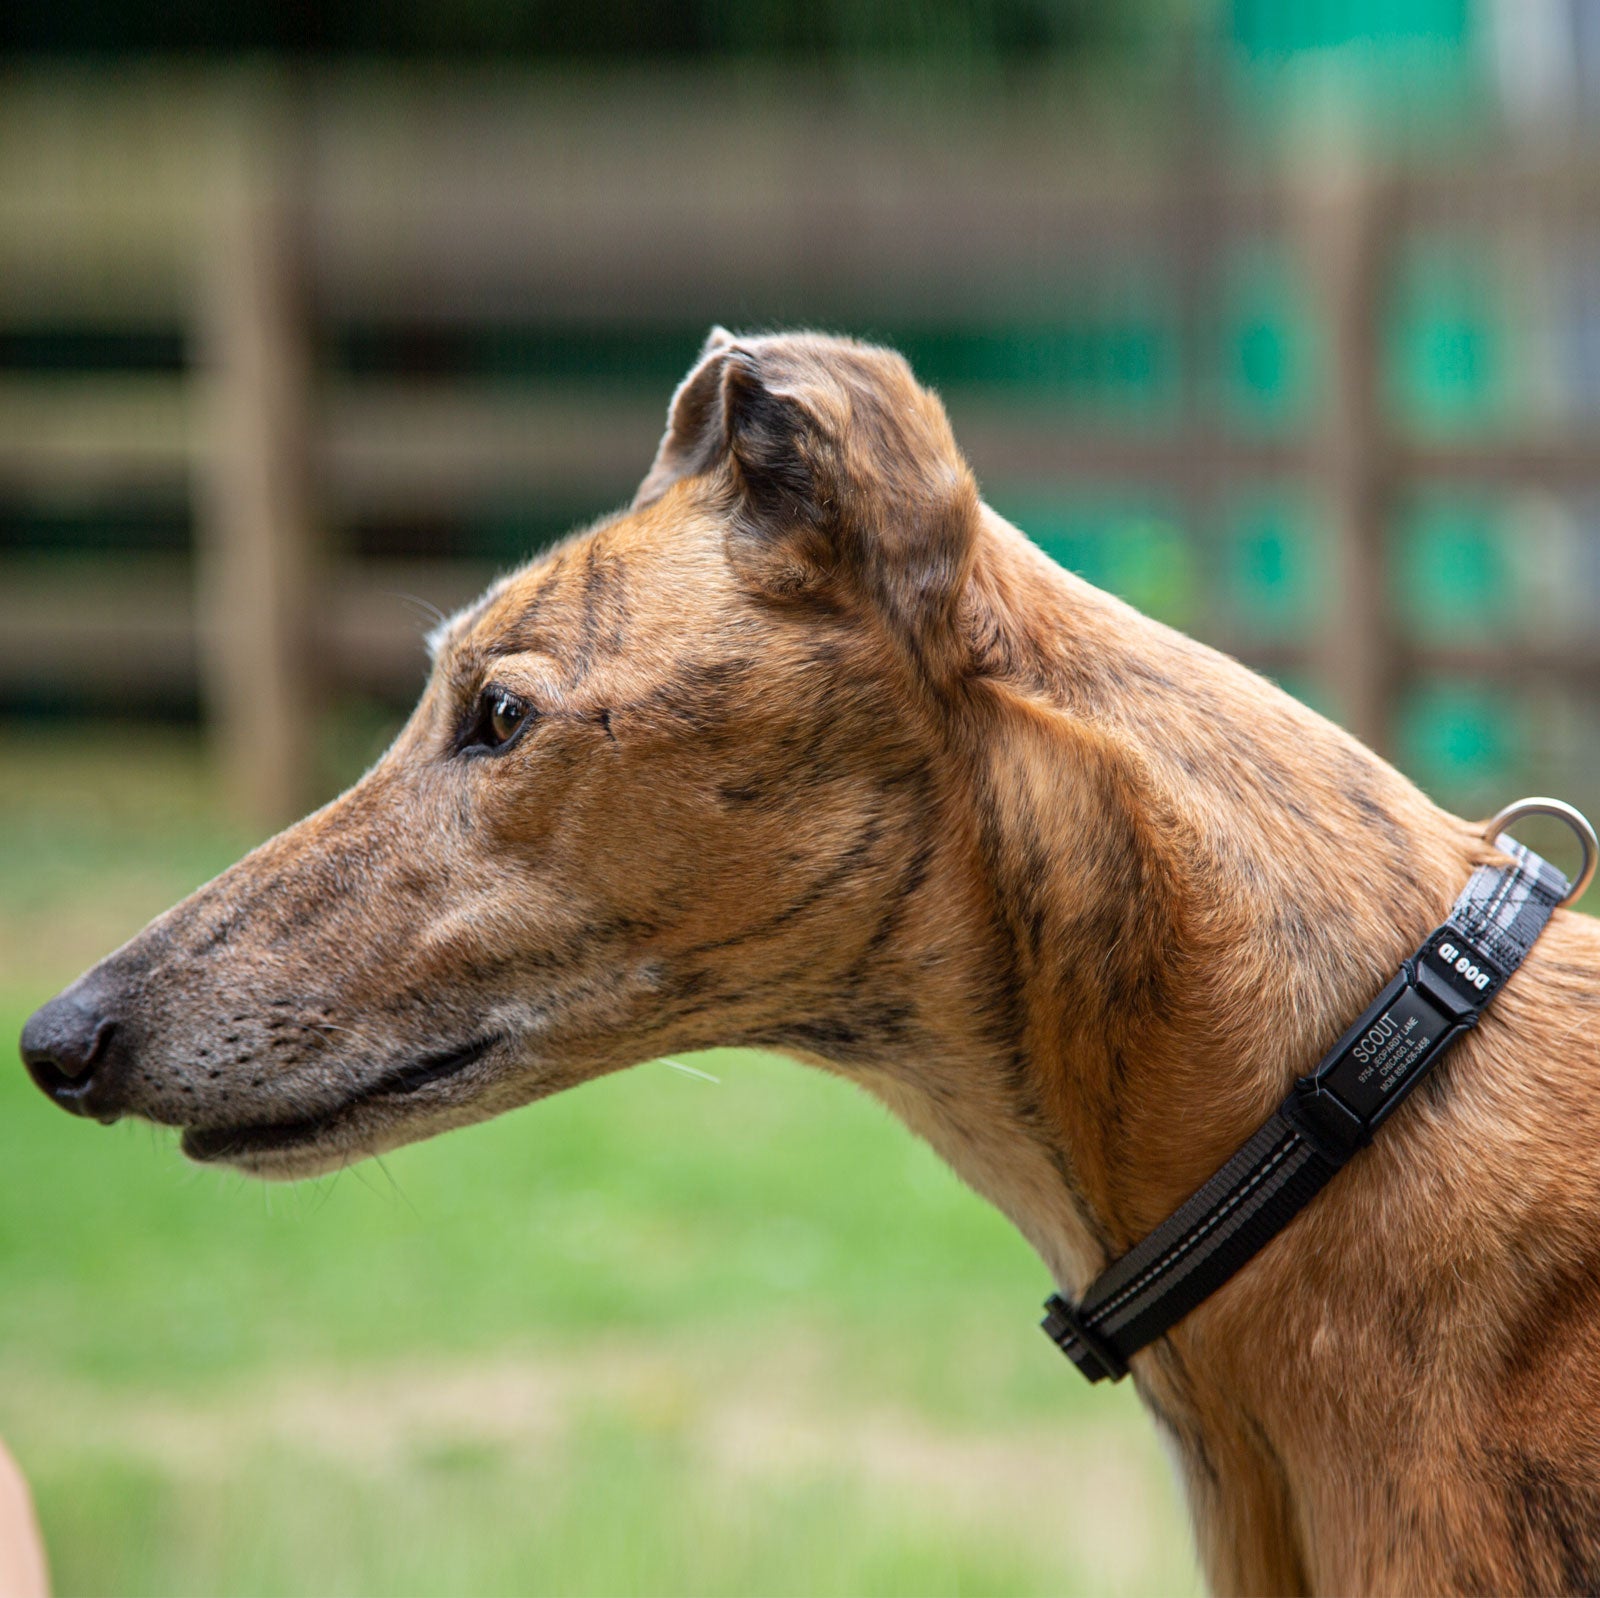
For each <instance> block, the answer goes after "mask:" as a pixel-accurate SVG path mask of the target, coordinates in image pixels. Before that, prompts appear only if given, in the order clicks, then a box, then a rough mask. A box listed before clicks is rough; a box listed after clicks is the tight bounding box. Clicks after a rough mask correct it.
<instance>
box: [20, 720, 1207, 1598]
mask: <svg viewBox="0 0 1600 1598" xmlns="http://www.w3.org/2000/svg"><path fill="white" fill-rule="evenodd" d="M246 842H248V840H246V839H242V838H241V837H239V836H238V835H236V834H235V833H233V832H232V831H231V830H230V829H229V828H227V827H225V826H222V825H220V824H218V823H217V822H216V821H215V820H214V819H213V818H212V808H211V803H210V796H209V788H208V786H207V783H206V781H205V776H204V771H203V767H202V766H201V764H200V762H199V760H198V758H197V755H196V754H195V752H194V751H193V750H192V749H191V748H190V747H188V746H187V744H186V743H185V742H184V741H183V740H181V739H178V738H173V739H169V740H166V741H165V742H164V743H161V744H152V743H150V742H149V741H144V742H140V743H137V744H134V743H119V742H118V741H116V740H115V739H112V740H110V741H109V742H103V743H100V744H99V745H98V746H97V747H96V748H95V749H93V750H85V749H84V748H82V747H78V746H64V745H62V744H59V743H49V742H42V741H40V740H37V739H32V740H26V741H23V740H19V739H18V738H16V737H11V738H7V739H0V952H3V953H4V954H5V956H6V964H5V974H4V976H3V977H0V1028H4V1029H6V1030H7V1031H8V1032H9V1033H10V1035H12V1036H15V1033H16V1031H17V1030H18V1028H20V1026H21V1023H22V1020H23V1018H24V1016H25V1014H26V1012H27V1010H28V1009H29V1008H31V1006H32V1005H33V1004H35V1003H37V1002H38V1001H39V1000H40V999H42V998H44V997H46V996H48V993H49V992H50V991H52V990H53V989H54V988H55V987H56V986H58V985H60V983H62V982H64V981H65V980H67V979H69V978H70V977H71V976H72V975H73V974H74V973H75V972H76V970H77V969H78V968H79V967H80V966H81V965H82V964H84V963H86V962H87V961H88V960H90V959H92V958H94V956H95V955H96V954H97V953H99V952H102V950H103V949H105V948H109V947H111V946H112V945H113V944H114V943H115V942H117V941H118V940H120V939H121V938H122V937H124V936H126V935H127V934H128V933H129V932H130V931H132V930H134V929H135V928H136V927H137V926H138V925H139V924H140V922H141V921H142V920H143V919H144V918H145V917H146V916H147V915H148V914H150V913H153V912H154V911H156V910H158V909H160V908H162V907H163V906H164V904H165V903H166V902H167V901H168V900H170V899H171V898H173V897H176V896H177V895H178V894H180V893H181V892H183V891H185V890H186V889H187V888H189V887H192V886H193V885H194V884H195V883H196V882H198V881H199V880H201V879H202V878H203V877H204V876H206V875H208V874H209V873H210V872H211V871H212V870H214V869H216V868H218V867H220V866H221V865H224V864H226V863H227V861H228V860H229V859H231V858H232V857H233V855H234V854H235V853H236V852H237V850H238V849H239V848H240V847H241V845H242V844H244V843H246ZM697 1063H698V1064H699V1065H700V1066H701V1067H703V1068H704V1069H706V1070H708V1071H711V1072H713V1073H715V1074H716V1075H718V1076H720V1077H721V1078H722V1079H723V1080H722V1082H721V1083H720V1085H713V1084H711V1083H707V1082H703V1081H699V1080H697V1079H694V1078H690V1077H686V1076H684V1075H682V1074H680V1073H678V1072H675V1071H672V1070H670V1069H669V1068H668V1067H666V1066H664V1065H661V1064H652V1065H649V1066H645V1067H642V1068H640V1069H639V1070H636V1071H633V1072H630V1073H627V1074H625V1075H623V1076H620V1077H613V1078H609V1079H606V1080H603V1081H601V1082H597V1083H595V1084H592V1085H591V1086H589V1087H586V1088H584V1089H582V1090H580V1091H578V1092H576V1093H573V1094H570V1095H567V1096H565V1097H564V1098H561V1099H557V1100H555V1101H552V1102H551V1103H548V1104H545V1105H540V1106H538V1107H536V1108H534V1109H531V1110H528V1111H524V1112H522V1113H520V1114H517V1115H513V1116H509V1117H506V1118H504V1119H502V1120H500V1121H497V1122H494V1123H491V1124H490V1125H488V1126H484V1127H480V1128H475V1129H473V1130H470V1131H466V1132H459V1133H454V1134H452V1135H451V1136H449V1137H447V1138H444V1139H441V1140H439V1141H438V1142H435V1143H431V1144H426V1145H423V1146H420V1147H417V1148H413V1149H407V1150H404V1151H402V1152H400V1153H398V1154H396V1155H393V1156H390V1157H389V1158H388V1159H386V1160H385V1162H384V1165H383V1167H382V1168H380V1167H378V1166H376V1165H368V1166H365V1167H362V1168H360V1169H358V1170H355V1171H351V1172H347V1173H345V1174H344V1175H343V1176H342V1177H340V1178H338V1179H336V1180H325V1181H323V1182H319V1183H314V1184H308V1185H305V1186H302V1187H298V1188H289V1189H284V1188H274V1187H265V1186H259V1185H256V1184H253V1183H249V1182H246V1181H245V1180H244V1179H242V1178H239V1177H235V1176H231V1175H225V1174H220V1173H217V1172H213V1171H207V1170H198V1169H195V1168H192V1167H189V1166H186V1165H185V1164H184V1163H183V1161H182V1160H181V1159H180V1157H179V1156H178V1154H177V1151H176V1149H175V1148H174V1147H173V1145H172V1142H171V1140H170V1138H169V1136H168V1135H166V1134H163V1133H157V1132H153V1131H151V1130H150V1129H148V1128H143V1127H137V1126H119V1127H116V1128H112V1129H109V1130H107V1129H102V1128H99V1127H96V1126H93V1125H85V1124H83V1123H79V1122H74V1121H72V1120H70V1119H69V1118H68V1117H66V1116H64V1115H61V1114H60V1113H59V1112H58V1111H55V1110H54V1109H52V1108H51V1107H50V1106H49V1105H48V1104H47V1103H46V1102H45V1101H44V1100H43V1098H42V1097H41V1096H40V1095H38V1094H37V1092H35V1090H34V1089H33V1088H32V1086H31V1085H30V1084H29V1083H28V1082H27V1081H26V1079H25V1077H24V1076H23V1074H22V1072H21V1071H20V1069H13V1070H11V1071H9V1072H4V1073H0V1260H3V1262H4V1265H3V1270H4V1275H3V1277H0V1286H3V1292H0V1431H3V1432H4V1433H5V1435H6V1436H7V1438H8V1439H9V1441H10V1442H11V1444H12V1446H13V1447H14V1449H15V1451H16V1453H17V1454H18V1456H19V1458H20V1459H21V1460H22V1462H23V1464H24V1465H25V1467H26V1468H27V1469H28V1471H29V1473H30V1475H31V1476H32V1478H33V1481H34V1485H35V1489H36V1492H37V1496H38V1499H39V1506H40V1512H41V1517H42V1519H43V1522H44V1526H45V1530H46V1535H47V1538H48V1540H49V1543H50V1551H51V1557H52V1561H53V1564H54V1568H55V1573H56V1579H57V1584H58V1587H59V1590H60V1591H61V1592H62V1593H66V1594H74V1593H117V1594H135V1593H160V1594H178V1593H196V1594H200V1593H263V1594H266V1593H273V1594H276V1593H284V1594H293V1593H305V1594H325V1593H374V1594H379V1593H419V1594H420V1593H461V1594H488V1593H552V1594H556V1593H560V1594H584V1593H593V1594H612V1593H616V1594H623V1593H640V1594H650V1593H728V1594H748V1593H796V1594H799V1593H840V1594H846V1593H860V1594H880V1593H881V1594H933V1593H973V1594H1011V1593H1016V1594H1046V1593H1049V1594H1055V1593H1065V1592H1074V1591H1082V1592H1171V1591H1189V1590H1194V1587H1195V1578H1194V1576H1193V1574H1192V1562H1191V1558H1190V1554H1189V1550H1188V1541H1187V1534H1186V1532H1185V1531H1184V1529H1183V1526H1182V1521H1181V1517H1180V1513H1179V1510H1178V1507H1177V1505H1176V1502H1175V1499H1174V1494H1173V1491H1172V1489H1171V1486H1170V1484H1169V1482H1168V1479H1167V1474H1166V1470H1165V1466H1164V1464H1163V1462H1162V1461H1161V1459H1160V1456H1159V1453H1158V1451H1157V1449H1156V1445H1155V1442H1154V1437H1153V1434H1152V1433H1151V1432H1150V1430H1149V1428H1148V1426H1147V1424H1146V1423H1145V1422H1144V1420H1143V1418H1142V1417H1141V1416H1139V1414H1138V1412H1137V1406H1136V1405H1135V1403H1134V1401H1133V1399H1132V1396H1131V1394H1130V1393H1128V1392H1127V1391H1126V1390H1125V1389H1118V1390H1115V1391H1111V1392H1107V1391H1105V1390H1104V1389H1096V1390H1094V1391H1092V1392H1091V1391H1090V1390H1089V1389H1087V1388H1085V1387H1084V1386H1083V1385H1082V1383H1081V1382H1080V1381H1079V1380H1078V1378H1077V1377H1076V1375H1075V1373H1073V1372H1072V1371H1071V1369H1070V1368H1069V1367H1068V1366H1067V1365H1066V1364H1065V1362H1064V1361H1062V1360H1061V1359H1060V1357H1059V1356H1058V1355H1056V1354H1055V1353H1054V1352H1053V1351H1052V1350H1051V1349H1050V1347H1049V1346H1048V1344H1047V1343H1046V1342H1045V1340H1044V1339H1043V1338H1042V1337H1041V1336H1040V1335H1039V1333H1038V1331H1037V1330H1036V1328H1035V1326H1034V1320H1035V1318H1036V1312H1037V1306H1038V1303H1039V1300H1040V1298H1041V1297H1042V1295H1043V1293H1044V1292H1045V1290H1046V1288H1047V1283H1046V1279H1045V1275H1044V1272H1043V1269H1042V1267H1041V1266H1040V1265H1039V1264H1038V1263H1037V1261H1035V1260H1034V1258H1033V1257H1032V1255H1031V1254H1030V1253H1029V1251H1028V1250H1027V1248H1026V1247H1025V1246H1024V1245H1023V1244H1022V1242H1021V1241H1020V1240H1019V1239H1018V1238H1017V1237H1016V1235H1015V1234H1014V1233H1013V1232H1012V1231H1011V1229H1010V1228H1009V1226H1008V1225H1007V1224H1006V1223H1005V1222H1004V1221H1003V1220H1002V1219H1001V1218H1000V1217H999V1216H997V1215H996V1214H994V1213H993V1212H991V1211H990V1210H988V1209H987V1208H986V1207H985V1206H983V1205H982V1204H981V1203H980V1202H979V1201H978V1200H976V1199H975V1198H973V1197H972V1196H971V1195H970V1194H968V1193H967V1192H966V1191H965V1190H964V1189H963V1188H961V1187H960V1185H959V1184H958V1183H957V1182H956V1181H955V1180H954V1178H953V1177H951V1176H950V1175H949V1174H948V1173H947V1172H946V1171H945V1170H944V1168H943V1167H942V1166H941V1165H940V1164H939V1163H938V1161H937V1160H936V1159H935V1158H934V1157H933V1156H932V1155H931V1154H930V1153H929V1152H928V1151H927V1150H926V1149H924V1148H923V1147H921V1146H920V1145H919V1144H917V1143H915V1142H914V1141H913V1140H912V1139H911V1138H910V1137H909V1136H908V1135H907V1134H906V1133H905V1132H904V1131H903V1130H901V1129H900V1128H899V1127H898V1126H897V1125H895V1124H893V1123H892V1122H891V1121H890V1119H889V1118H888V1117H887V1116H886V1115H885V1114H884V1112H883V1111H881V1110H880V1109H879V1108H877V1107H876V1106H875V1105H874V1104H872V1103H871V1102H870V1101H868V1100H866V1099H865V1098H863V1097H862V1096H860V1095H858V1094H856V1093H854V1092H853V1091H852V1090H851V1089H849V1088H848V1087H846V1086H845V1085H843V1084H841V1083H839V1082H836V1081H832V1080H829V1079H825V1078H822V1077H820V1076H815V1075H812V1074H810V1073H807V1072H804V1071H803V1070H801V1069H800V1068H799V1067H797V1066H794V1065H791V1064H788V1063H786V1062H782V1061H778V1060H773V1059H767V1058H761V1057H756V1056H749V1055H739V1054H721V1055H707V1056H701V1057H698V1058H697Z"/></svg>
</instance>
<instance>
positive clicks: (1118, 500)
mask: <svg viewBox="0 0 1600 1598" xmlns="http://www.w3.org/2000/svg"><path fill="white" fill-rule="evenodd" d="M995 505H996V508H997V509H998V510H999V511H1000V513H1001V514H1002V515H1003V516H1006V517H1008V518H1009V519H1010V520H1012V521H1014V522H1015V523H1016V524H1017V526H1019V527H1020V528H1022V530H1023V531H1024V532H1025V533H1027V534H1028V536H1029V537H1030V538H1032V539H1033V541H1034V542H1035V543H1036V544H1038V545H1039V547H1040V548H1041V549H1043V550H1044V551H1045V553H1046V554H1047V555H1049V556H1050V557H1051V558H1052V559H1053V560H1056V561H1058V562H1059V563H1060V564H1061V565H1063V566H1065V567H1066V568H1067V570H1068V571H1072V572H1076V573H1077V574H1078V575H1079V576H1080V577H1082V578H1084V579H1085V580H1086V581H1088V582H1091V583H1093V584H1094V585H1095V586H1096V587H1097V588H1104V589H1106V590H1107V591H1108V592H1110V593H1113V594H1116V595H1117V596H1118V597H1119V598H1121V599H1125V600H1127V601H1128V603H1129V604H1130V605H1134V606H1137V607H1138V609H1140V610H1142V611H1144V612H1146V613H1147V614H1148V615H1151V616H1155V617H1157V618H1158V619H1159V620H1161V621H1165V622H1169V623H1171V624H1172V625H1174V626H1184V625H1187V624H1190V623H1192V621H1193V620H1194V618H1195V616H1196V615H1197V613H1198V612H1199V610H1200V608H1201V607H1200V601H1201V592H1200V580H1199V571H1198V569H1197V562H1196V559H1195V550H1194V546H1193V543H1192V541H1191V540H1190V539H1189V538H1188V537H1186V536H1185V533H1184V530H1183V527H1182V525H1181V523H1180V521H1179V519H1178V515H1177V512H1176V509H1175V508H1174V507H1172V506H1169V505H1163V504H1160V503H1158V502H1155V501H1152V500H1149V499H1144V498H1139V497H1135V496H1133V495H1131V494H1130V495H1112V494H1107V495H1101V496H1095V497H1085V498H1081V499H1076V498H1075V499H1068V498H1066V497H1063V498H1061V499H1054V498H1051V497H1048V496H1045V495H1040V494H1033V495H1027V494H1018V495H1006V494H1004V493H1001V494H1000V495H998V496H996V497H995Z"/></svg>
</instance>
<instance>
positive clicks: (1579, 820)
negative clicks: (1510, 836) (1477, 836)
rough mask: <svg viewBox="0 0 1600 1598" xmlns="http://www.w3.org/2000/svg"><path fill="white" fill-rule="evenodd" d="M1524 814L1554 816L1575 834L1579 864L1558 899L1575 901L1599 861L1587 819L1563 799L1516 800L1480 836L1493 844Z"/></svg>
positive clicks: (1597, 846) (1597, 840)
mask: <svg viewBox="0 0 1600 1598" xmlns="http://www.w3.org/2000/svg"><path fill="white" fill-rule="evenodd" d="M1524 816H1554V817H1555V818H1556V820H1557V821H1564V822H1566V824H1567V825H1568V826H1569V827H1571V828H1572V830H1573V832H1574V833H1576V834H1577V838H1578V842H1579V844H1580V845H1581V846H1582V848H1583V865H1582V866H1581V867H1580V868H1579V870H1578V875H1577V876H1576V877H1575V878H1574V879H1573V882H1572V891H1571V892H1570V893H1569V894H1568V895H1567V896H1566V898H1565V899H1563V900H1562V901H1561V902H1562V904H1564V905H1566V904H1576V903H1577V901H1578V900H1579V899H1581V898H1582V897H1583V890H1584V889H1585V888H1587V887H1588V886H1589V884H1590V883H1591V882H1592V881H1594V868H1595V862H1596V861H1597V860H1600V838H1596V837H1595V833H1594V828H1593V827H1591V826H1590V825H1589V818H1588V817H1587V816H1586V815H1584V813H1583V812H1582V811H1581V810H1577V809H1574V807H1573V806H1571V805H1569V804H1568V803H1567V802H1566V800H1564V799H1519V800H1517V802H1516V803H1515V804H1514V805H1507V806H1506V807H1505V809H1504V810H1502V811H1501V812H1500V814H1499V815H1497V816H1496V817H1495V818H1494V820H1493V821H1491V822H1490V823H1489V824H1488V825H1487V826H1486V827H1485V828H1484V835H1485V836H1486V837H1487V838H1488V840H1489V842H1490V843H1493V842H1494V841H1495V839H1496V838H1498V837H1499V836H1500V834H1501V833H1502V832H1504V831H1506V829H1507V828H1509V827H1510V826H1511V825H1512V824H1513V823H1514V822H1517V821H1520V820H1521V819H1522V818H1523V817H1524Z"/></svg>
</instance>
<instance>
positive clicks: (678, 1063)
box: [656, 1054, 722, 1087]
mask: <svg viewBox="0 0 1600 1598" xmlns="http://www.w3.org/2000/svg"><path fill="white" fill-rule="evenodd" d="M656 1064H657V1065H670V1066H671V1067H672V1069H673V1070H674V1071H682V1072H683V1074H684V1075H685V1076H697V1077H699V1078H700V1080H701V1081H702V1082H714V1083H715V1084H716V1085H717V1086H718V1087H721V1086H722V1078H721V1077H720V1076H712V1074H711V1073H710V1072H709V1071H702V1070H701V1069H700V1067H699V1066H697V1065H685V1064H684V1063H683V1061H682V1060H669V1059H668V1058H667V1056H666V1055H664V1054H660V1055H657V1056H656Z"/></svg>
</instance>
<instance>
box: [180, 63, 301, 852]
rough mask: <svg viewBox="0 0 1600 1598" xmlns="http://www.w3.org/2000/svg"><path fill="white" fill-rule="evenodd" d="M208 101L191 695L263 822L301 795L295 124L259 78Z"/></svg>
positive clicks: (241, 803) (229, 781)
mask: <svg viewBox="0 0 1600 1598" xmlns="http://www.w3.org/2000/svg"><path fill="white" fill-rule="evenodd" d="M240 88H241V86H240V85H239V84H238V83H237V82H235V83H233V84H230V85H229V92H228V93H227V94H226V95H225V96H219V101H218V104H219V114H218V117H217V122H216V127H215V134H214V146H215V148H214V157H215V167H214V171H213V174H212V192H211V194H210V196H209V201H210V203H209V205H208V208H207V212H206V217H205V222H204V236H203V238H202V241H201V243H202V260H201V263H200V281H199V283H198V294H197V303H196V307H195V313H196V334H197V346H198V347H197V352H196V353H197V356H198V363H197V364H198V370H197V379H196V385H195V395H196V398H195V407H196V417H195V421H196V428H195V433H196V454H195V472H196V481H195V509H196V532H197V547H196V556H197V578H198V586H199V594H198V601H199V603H198V615H199V625H200V633H201V637H200V660H201V670H202V697H203V700H204V703H205V708H206V711H207V714H208V717H209V719H210V726H211V731H212V737H213V740H214V747H215V749H216V752H217V755H218V757H219V759H220V763H221V767H222V772H223V776H224V780H225V783H226V788H227V792H228V795H229V799H230V802H231V804H232V806H233V808H234V810H235V812H236V814H238V815H239V816H240V817H241V819H243V820H246V821H247V822H249V823H250V824H251V825H253V826H255V827H258V828H263V829H265V828H271V827H275V826H279V825H282V824H283V823H284V822H285V821H287V820H289V819H291V818H292V817H294V816H296V815H298V814H300V813H301V812H302V811H303V810H304V809H305V808H306V806H307V805H308V804H309V802H310V801H311V799H312V797H313V792H314V781H315V779H314V771H313V768H314V764H315V761H314V755H315V711H316V707H317V693H316V686H317V684H316V662H315V655H314V648H315V639H316V625H315V623H316V617H315V615H314V613H313V605H314V601H315V597H316V584H315V582H314V580H313V573H314V567H315V555H316V547H315V546H316V523H315V516H314V510H313V504H312V489H311V480H310V469H309V467H310V454H309V450H310V438H309V433H310V404H311V382H312V379H311V372H312V360H311V348H310V343H311V337H310V325H309V311H308V306H307V303H306V299H305V295H304V287H305V285H304V278H303V266H304V262H303V260H302V255H301V237H300V233H301V215H300V207H301V201H302V195H301V185H300V182H299V179H300V142H301V140H302V138H303V133H302V130H301V127H300V126H299V125H298V122H297V120H296V119H295V117H294V114H293V113H294V109H295V107H294V102H293V101H292V100H291V99H290V98H289V97H288V96H287V95H286V94H284V93H283V92H274V89H273V86H272V85H271V84H270V83H254V82H252V83H248V84H246V85H244V86H243V92H240Z"/></svg>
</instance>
